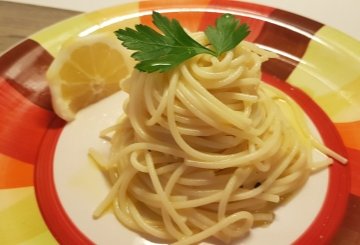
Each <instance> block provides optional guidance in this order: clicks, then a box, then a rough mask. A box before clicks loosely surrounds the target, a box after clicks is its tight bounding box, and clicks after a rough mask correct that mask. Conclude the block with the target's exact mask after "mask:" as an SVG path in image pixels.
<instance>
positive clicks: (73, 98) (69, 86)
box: [46, 34, 135, 121]
mask: <svg viewBox="0 0 360 245" xmlns="http://www.w3.org/2000/svg"><path fill="white" fill-rule="evenodd" d="M130 55H131V53H130V51H129V50H127V49H126V48H124V47H123V46H122V45H121V42H120V41H119V40H117V39H116V37H115V35H114V34H112V35H110V34H94V35H89V36H86V37H78V38H74V39H72V40H69V41H67V42H66V43H65V44H64V45H63V46H62V48H61V50H60V52H59V53H58V55H57V56H56V57H55V59H54V61H53V62H52V63H51V65H50V67H49V69H48V70H47V73H46V77H47V80H48V83H49V88H50V92H51V98H52V105H53V109H54V111H55V113H56V114H57V115H58V116H59V117H61V118H62V119H64V120H66V121H72V120H73V119H74V118H75V115H76V113H77V112H78V111H79V110H81V109H83V108H85V107H87V106H89V105H91V104H93V103H95V102H97V101H99V100H101V99H103V98H105V97H107V96H109V95H111V94H113V93H115V92H117V91H118V90H119V89H120V87H119V83H120V81H122V80H124V79H126V78H127V77H128V76H129V75H130V73H131V71H132V69H133V67H134V64H135V62H134V60H133V59H132V58H131V57H130Z"/></svg>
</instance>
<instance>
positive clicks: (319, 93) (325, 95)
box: [288, 26, 360, 122]
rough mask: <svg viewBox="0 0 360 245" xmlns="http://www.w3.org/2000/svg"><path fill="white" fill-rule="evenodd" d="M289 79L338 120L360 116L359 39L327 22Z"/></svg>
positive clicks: (343, 120) (353, 118) (342, 120)
mask: <svg viewBox="0 0 360 245" xmlns="http://www.w3.org/2000/svg"><path fill="white" fill-rule="evenodd" d="M288 82H289V83H291V84H293V85H295V86H297V87H299V88H301V89H302V90H304V91H305V92H306V93H307V94H309V95H310V96H311V97H312V98H313V99H314V100H315V101H316V102H317V103H318V104H319V105H320V106H321V107H322V108H323V109H324V110H325V111H326V113H327V114H328V115H329V116H330V117H331V119H332V120H334V121H335V122H348V121H355V120H359V119H360V96H358V93H359V91H360V84H359V83H360V42H358V41H357V40H355V39H353V38H351V37H349V36H347V35H345V34H344V33H342V32H340V31H337V30H336V29H334V28H331V27H328V26H324V27H323V28H321V29H320V30H319V31H318V32H317V33H316V35H315V38H314V39H313V40H311V42H310V43H309V46H308V48H307V50H306V52H305V54H304V57H303V59H302V62H301V63H300V64H299V65H298V66H297V67H296V69H295V70H294V71H293V72H292V74H291V75H290V77H289V78H288Z"/></svg>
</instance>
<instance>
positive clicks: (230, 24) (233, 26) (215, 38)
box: [205, 14, 250, 56]
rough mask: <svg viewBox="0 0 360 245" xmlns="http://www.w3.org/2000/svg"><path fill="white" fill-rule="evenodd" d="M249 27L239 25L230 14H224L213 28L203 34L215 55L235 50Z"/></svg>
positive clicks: (247, 32) (208, 28)
mask: <svg viewBox="0 0 360 245" xmlns="http://www.w3.org/2000/svg"><path fill="white" fill-rule="evenodd" d="M249 33H250V31H249V26H248V25H247V24H241V25H240V23H239V21H238V20H237V19H235V17H234V16H233V15H231V14H224V15H222V16H221V17H220V18H218V19H217V20H216V25H215V26H209V27H207V28H206V30H205V34H206V36H207V38H208V39H209V42H210V43H211V45H212V46H213V48H214V49H215V52H216V55H217V56H220V55H221V54H222V53H224V52H226V51H229V50H231V49H233V48H235V46H236V45H238V44H239V43H240V42H241V41H242V40H243V39H244V38H245V37H246V36H247V35H248V34H249Z"/></svg>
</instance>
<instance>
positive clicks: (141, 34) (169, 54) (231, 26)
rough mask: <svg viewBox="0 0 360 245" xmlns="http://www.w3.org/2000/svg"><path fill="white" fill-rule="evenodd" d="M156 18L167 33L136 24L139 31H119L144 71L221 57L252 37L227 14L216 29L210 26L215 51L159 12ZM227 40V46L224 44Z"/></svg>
mask: <svg viewBox="0 0 360 245" xmlns="http://www.w3.org/2000/svg"><path fill="white" fill-rule="evenodd" d="M152 18H153V23H154V25H155V26H156V27H157V28H159V30H160V31H162V33H163V34H160V33H159V32H156V31H155V30H153V29H152V28H150V27H149V26H146V25H142V24H138V25H136V26H135V29H131V28H125V29H119V30H117V31H116V32H115V34H116V36H117V38H118V39H119V40H121V41H123V43H122V45H123V46H125V47H126V48H128V49H130V50H135V51H136V52H135V53H133V54H132V57H133V58H134V59H135V60H137V61H139V63H138V64H136V66H135V68H137V69H138V70H140V71H143V72H155V71H159V72H165V71H168V70H170V69H171V68H174V67H175V66H177V65H179V64H180V63H182V62H184V61H185V60H187V59H189V58H191V57H193V56H195V55H197V54H203V53H206V54H210V55H213V56H219V55H220V54H221V53H223V52H225V51H228V50H230V49H232V48H233V47H235V46H236V45H237V44H238V43H240V42H241V40H242V39H244V38H245V37H246V35H247V34H248V28H247V27H246V28H245V32H246V33H244V27H243V26H244V24H243V25H241V26H239V22H238V21H237V20H236V19H235V18H234V17H233V16H232V15H229V14H226V15H223V16H222V17H220V19H218V20H217V21H216V26H215V27H208V28H207V29H206V31H205V34H206V35H207V36H208V38H209V41H210V43H211V44H212V46H213V48H214V49H215V51H214V50H211V49H209V48H207V47H204V46H203V45H201V44H200V43H198V42H197V41H195V40H194V39H192V38H191V37H190V36H189V35H188V34H187V33H186V32H185V30H184V29H183V28H182V27H181V25H180V23H179V22H178V21H177V20H175V19H172V20H169V19H168V18H167V17H166V16H163V15H161V14H160V13H158V12H155V11H153V13H152ZM219 28H221V30H220V29H219ZM241 30H243V31H241ZM235 35H240V37H235ZM217 36H218V37H217ZM223 40H225V41H226V43H224V44H222V43H221V42H223Z"/></svg>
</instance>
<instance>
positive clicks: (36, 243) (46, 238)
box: [19, 231, 58, 245]
mask: <svg viewBox="0 0 360 245" xmlns="http://www.w3.org/2000/svg"><path fill="white" fill-rule="evenodd" d="M57 244H58V242H57V241H56V240H55V239H54V237H53V236H52V235H51V233H50V231H45V232H43V233H41V234H40V235H38V236H36V237H34V238H32V239H30V240H28V241H25V242H20V243H19V245H57Z"/></svg>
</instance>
